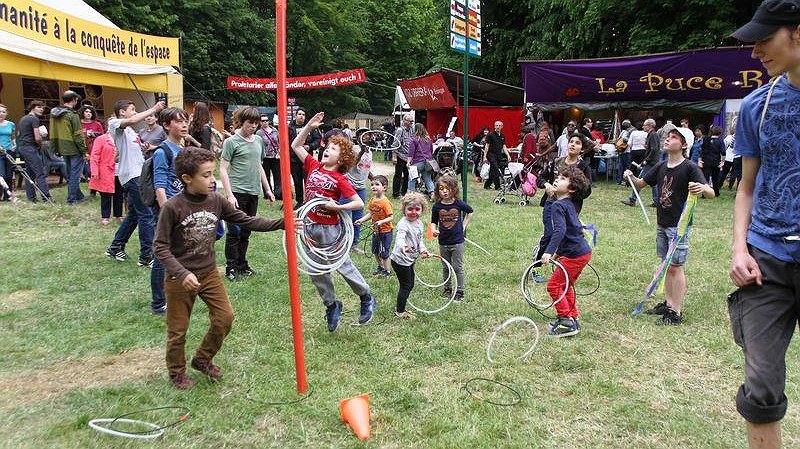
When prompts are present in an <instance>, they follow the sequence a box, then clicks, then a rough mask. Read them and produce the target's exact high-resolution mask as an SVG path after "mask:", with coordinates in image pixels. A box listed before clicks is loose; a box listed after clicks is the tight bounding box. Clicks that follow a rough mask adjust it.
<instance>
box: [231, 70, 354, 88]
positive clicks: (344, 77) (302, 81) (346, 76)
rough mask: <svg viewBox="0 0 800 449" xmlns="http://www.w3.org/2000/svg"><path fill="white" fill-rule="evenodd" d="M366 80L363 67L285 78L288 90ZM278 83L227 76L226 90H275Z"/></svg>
mask: <svg viewBox="0 0 800 449" xmlns="http://www.w3.org/2000/svg"><path fill="white" fill-rule="evenodd" d="M366 80H367V76H366V75H365V74H364V69H355V70H349V71H347V72H336V73H326V74H324V75H313V76H300V77H296V78H286V89H288V90H311V89H327V88H329V87H341V86H349V85H351V84H358V83H363V82H365V81H366ZM277 89H278V83H277V81H276V80H275V78H241V77H238V76H229V77H228V90H277Z"/></svg>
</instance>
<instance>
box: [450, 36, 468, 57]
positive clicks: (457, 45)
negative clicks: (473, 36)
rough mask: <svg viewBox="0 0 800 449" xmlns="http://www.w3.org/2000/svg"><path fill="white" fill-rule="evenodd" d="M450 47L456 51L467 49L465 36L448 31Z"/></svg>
mask: <svg viewBox="0 0 800 449" xmlns="http://www.w3.org/2000/svg"><path fill="white" fill-rule="evenodd" d="M450 48H452V49H454V50H458V51H464V52H465V51H467V38H466V37H464V36H462V35H460V34H456V33H450Z"/></svg>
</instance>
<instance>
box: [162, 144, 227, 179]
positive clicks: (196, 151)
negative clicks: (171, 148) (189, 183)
mask: <svg viewBox="0 0 800 449" xmlns="http://www.w3.org/2000/svg"><path fill="white" fill-rule="evenodd" d="M216 160H217V158H216V157H215V156H214V152H212V151H211V150H206V149H205V148H197V147H186V148H184V149H183V150H181V151H180V152H179V153H178V155H177V156H175V161H174V162H173V164H174V167H175V175H177V176H178V179H181V176H183V175H189V176H194V175H195V174H196V173H197V170H199V169H200V164H202V163H204V162H216Z"/></svg>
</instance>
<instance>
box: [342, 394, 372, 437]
mask: <svg viewBox="0 0 800 449" xmlns="http://www.w3.org/2000/svg"><path fill="white" fill-rule="evenodd" d="M339 410H340V411H341V413H342V420H343V421H344V422H346V423H347V424H349V425H350V428H351V429H353V433H355V434H356V436H357V437H358V439H359V440H362V441H366V440H368V439H369V394H366V393H365V394H362V395H359V396H353V397H352V398H348V399H343V400H341V401H339Z"/></svg>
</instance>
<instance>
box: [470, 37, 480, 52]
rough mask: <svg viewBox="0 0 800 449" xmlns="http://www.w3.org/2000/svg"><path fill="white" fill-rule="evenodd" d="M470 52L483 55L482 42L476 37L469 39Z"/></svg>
mask: <svg viewBox="0 0 800 449" xmlns="http://www.w3.org/2000/svg"><path fill="white" fill-rule="evenodd" d="M469 54H471V55H474V56H480V55H481V43H480V42H479V41H476V40H474V39H470V40H469Z"/></svg>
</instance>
